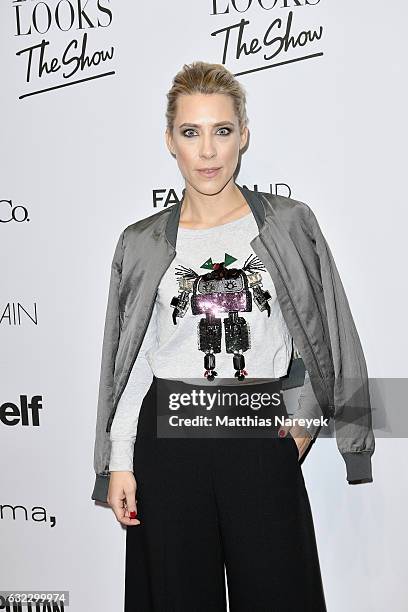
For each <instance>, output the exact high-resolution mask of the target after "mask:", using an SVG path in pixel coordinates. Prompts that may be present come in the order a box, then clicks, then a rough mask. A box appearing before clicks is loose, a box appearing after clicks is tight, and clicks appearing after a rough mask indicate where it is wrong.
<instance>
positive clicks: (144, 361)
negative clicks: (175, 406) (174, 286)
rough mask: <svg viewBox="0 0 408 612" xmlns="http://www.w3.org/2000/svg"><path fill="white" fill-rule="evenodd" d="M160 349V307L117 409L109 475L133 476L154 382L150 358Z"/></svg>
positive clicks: (111, 436)
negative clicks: (144, 410) (138, 439)
mask: <svg viewBox="0 0 408 612" xmlns="http://www.w3.org/2000/svg"><path fill="white" fill-rule="evenodd" d="M157 348H158V343H157V303H156V304H155V305H154V308H153V312H152V316H151V317H150V321H149V324H148V327H147V330H146V333H145V336H144V338H143V342H142V344H141V347H140V349H139V351H138V354H137V357H136V359H135V362H134V364H133V367H132V370H131V372H130V376H129V379H128V381H127V384H126V387H125V389H124V391H123V393H122V395H121V397H120V400H119V402H118V405H117V407H116V412H115V416H114V418H113V421H112V426H111V430H110V440H111V443H112V448H111V454H110V461H109V471H110V472H116V471H129V472H133V455H134V445H135V441H136V434H137V428H138V422H139V415H140V409H141V407H142V403H143V399H144V397H145V396H146V393H147V392H148V391H149V388H150V386H151V383H152V381H153V370H152V368H151V365H150V363H151V356H152V355H153V354H154V352H155V351H156V350H157Z"/></svg>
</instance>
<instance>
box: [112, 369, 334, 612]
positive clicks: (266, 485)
mask: <svg viewBox="0 0 408 612" xmlns="http://www.w3.org/2000/svg"><path fill="white" fill-rule="evenodd" d="M157 380H160V379H157V378H154V379H153V383H152V385H151V387H150V389H149V391H148V393H147V394H146V396H145V398H144V400H143V404H142V407H141V410H140V414H139V423H138V431H137V437H136V442H135V451H134V466H133V467H134V474H135V478H136V482H137V491H136V499H137V512H138V518H139V519H140V521H141V524H140V525H136V526H131V527H127V535H126V576H125V608H124V609H125V612H225V611H226V610H227V605H226V589H225V579H224V576H225V574H224V571H226V577H227V584H228V600H229V610H230V612H326V606H325V599H324V592H323V586H322V579H321V573H320V566H319V558H318V551H317V546H316V540H315V532H314V525H313V518H312V513H311V508H310V504H309V499H308V495H307V492H306V488H305V483H304V479H303V474H302V469H301V465H300V464H299V461H298V451H297V446H296V443H295V441H294V439H293V438H292V437H291V435H290V434H288V435H287V437H285V438H266V437H262V438H244V437H241V438H221V437H215V438H214V437H213V438H193V439H192V438H171V439H169V438H160V437H157V433H156V410H157V405H156V397H157V390H156V389H157ZM267 386H268V383H266V384H263V385H262V387H263V388H264V389H265V390H266V389H267ZM224 389H225V387H224ZM282 404H283V402H282ZM283 409H284V411H285V412H286V408H285V407H284V404H283ZM286 414H287V413H286ZM224 566H225V569H224Z"/></svg>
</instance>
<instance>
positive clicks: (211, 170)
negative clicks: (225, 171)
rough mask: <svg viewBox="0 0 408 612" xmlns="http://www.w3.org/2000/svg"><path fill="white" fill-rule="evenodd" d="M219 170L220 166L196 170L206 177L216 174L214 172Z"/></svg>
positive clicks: (216, 172)
mask: <svg viewBox="0 0 408 612" xmlns="http://www.w3.org/2000/svg"><path fill="white" fill-rule="evenodd" d="M220 170H221V168H199V169H198V172H199V173H200V174H201V175H202V176H205V177H207V178H212V177H213V176H216V174H218V172H219V171H220Z"/></svg>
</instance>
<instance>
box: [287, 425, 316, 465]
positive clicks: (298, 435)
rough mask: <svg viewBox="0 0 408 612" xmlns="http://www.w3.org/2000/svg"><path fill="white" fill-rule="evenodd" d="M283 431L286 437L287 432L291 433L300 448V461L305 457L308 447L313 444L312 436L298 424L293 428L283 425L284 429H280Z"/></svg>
mask: <svg viewBox="0 0 408 612" xmlns="http://www.w3.org/2000/svg"><path fill="white" fill-rule="evenodd" d="M282 430H283V431H284V432H285V435H287V432H288V431H289V432H290V434H291V436H292V438H293V439H294V441H295V442H296V446H297V447H298V452H299V457H298V460H299V461H300V459H301V458H302V457H303V455H304V453H305V452H306V450H307V448H308V446H309V445H310V443H311V442H312V436H311V435H310V433H309V432H308V431H307V429H305V428H304V427H301V426H300V425H297V424H295V425H292V426H290V425H283V426H282V427H279V431H282Z"/></svg>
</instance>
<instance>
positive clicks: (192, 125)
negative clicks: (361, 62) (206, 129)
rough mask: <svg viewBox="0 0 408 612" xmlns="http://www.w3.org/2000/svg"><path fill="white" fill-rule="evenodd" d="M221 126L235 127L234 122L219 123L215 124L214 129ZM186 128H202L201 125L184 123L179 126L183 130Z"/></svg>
mask: <svg viewBox="0 0 408 612" xmlns="http://www.w3.org/2000/svg"><path fill="white" fill-rule="evenodd" d="M219 125H231V126H232V127H234V124H233V123H232V121H218V123H213V127H218V126H219ZM184 126H189V127H196V128H199V127H201V126H200V124H199V123H182V124H181V125H179V128H182V127H184Z"/></svg>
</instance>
